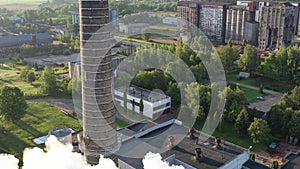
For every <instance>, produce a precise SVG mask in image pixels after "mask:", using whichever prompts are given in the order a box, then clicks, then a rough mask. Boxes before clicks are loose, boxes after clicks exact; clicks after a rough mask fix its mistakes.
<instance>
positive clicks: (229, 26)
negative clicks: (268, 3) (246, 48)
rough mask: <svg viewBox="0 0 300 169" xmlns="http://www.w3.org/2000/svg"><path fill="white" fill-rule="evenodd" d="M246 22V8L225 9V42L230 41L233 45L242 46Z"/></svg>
mask: <svg viewBox="0 0 300 169" xmlns="http://www.w3.org/2000/svg"><path fill="white" fill-rule="evenodd" d="M248 20H249V10H248V6H229V7H228V9H227V18H226V35H225V42H226V43H227V42H228V41H229V40H231V42H232V43H234V44H244V42H245V38H244V35H245V31H246V29H245V26H246V21H248Z"/></svg>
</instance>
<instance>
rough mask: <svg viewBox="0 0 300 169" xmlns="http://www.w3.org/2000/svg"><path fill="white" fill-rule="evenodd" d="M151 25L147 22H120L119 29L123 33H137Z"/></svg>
mask: <svg viewBox="0 0 300 169" xmlns="http://www.w3.org/2000/svg"><path fill="white" fill-rule="evenodd" d="M148 27H149V24H147V23H134V24H127V25H125V24H123V23H120V24H119V31H120V32H122V33H136V34H140V33H142V31H143V30H144V29H146V28H148Z"/></svg>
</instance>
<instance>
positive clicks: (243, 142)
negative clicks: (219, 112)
mask: <svg viewBox="0 0 300 169" xmlns="http://www.w3.org/2000/svg"><path fill="white" fill-rule="evenodd" d="M203 124H204V120H200V119H197V121H196V123H195V124H194V128H196V129H197V130H201V129H202V126H203ZM213 136H216V137H221V138H222V139H224V140H225V141H228V142H230V143H233V144H236V145H239V146H241V147H243V148H249V147H250V146H252V151H254V152H259V151H263V150H265V149H266V147H267V145H263V144H254V143H253V142H252V140H251V138H250V137H249V136H244V137H241V136H239V135H238V134H237V132H236V130H235V128H234V125H232V124H229V123H225V124H224V127H223V130H222V131H220V130H219V129H216V130H215V132H214V134H213Z"/></svg>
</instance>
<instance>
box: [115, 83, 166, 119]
mask: <svg viewBox="0 0 300 169" xmlns="http://www.w3.org/2000/svg"><path fill="white" fill-rule="evenodd" d="M114 94H115V97H114V99H115V102H116V103H117V105H119V106H122V107H126V108H127V109H129V110H132V111H135V112H136V113H141V114H142V115H143V116H145V117H148V118H150V119H157V118H158V117H160V115H161V114H162V113H163V112H164V111H169V110H170V109H171V98H170V97H169V96H166V95H164V94H161V93H158V92H155V91H150V90H147V89H144V88H140V87H137V86H130V87H129V88H128V87H120V88H117V89H115V90H114ZM125 97H126V98H125ZM141 99H142V101H143V105H144V110H143V112H140V100H141ZM125 100H126V101H125ZM125 102H127V103H125ZM125 104H126V105H125ZM132 104H134V106H132ZM133 109H134V110H133Z"/></svg>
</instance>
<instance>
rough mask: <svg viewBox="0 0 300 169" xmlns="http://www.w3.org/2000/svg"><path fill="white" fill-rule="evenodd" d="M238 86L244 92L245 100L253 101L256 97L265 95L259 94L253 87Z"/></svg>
mask: <svg viewBox="0 0 300 169" xmlns="http://www.w3.org/2000/svg"><path fill="white" fill-rule="evenodd" d="M239 88H240V89H241V90H242V91H243V92H244V95H245V97H246V99H247V102H253V101H255V100H256V97H258V96H262V95H265V94H261V93H260V92H259V91H257V90H254V89H249V88H245V87H241V86H240V87H239Z"/></svg>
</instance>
